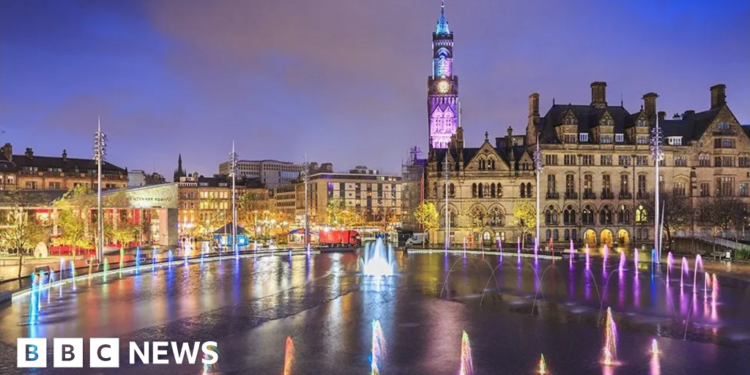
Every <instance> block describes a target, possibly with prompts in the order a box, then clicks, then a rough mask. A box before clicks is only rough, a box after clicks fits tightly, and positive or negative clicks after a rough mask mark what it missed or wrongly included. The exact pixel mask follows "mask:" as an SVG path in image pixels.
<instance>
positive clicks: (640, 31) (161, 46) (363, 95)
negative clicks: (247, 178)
mask: <svg viewBox="0 0 750 375" xmlns="http://www.w3.org/2000/svg"><path fill="white" fill-rule="evenodd" d="M644 3H645V2H638V1H636V2H630V3H627V4H613V5H602V4H598V3H596V2H593V1H576V2H572V3H566V4H565V5H564V6H562V5H560V6H558V5H555V4H554V2H548V3H543V4H540V5H539V6H534V7H533V9H529V7H523V6H522V5H519V4H500V3H495V2H489V1H486V2H478V3H475V6H473V7H470V6H468V5H464V4H461V3H456V2H452V1H449V2H448V3H447V4H446V16H447V17H448V19H449V21H450V26H451V31H452V32H454V33H455V48H456V54H455V56H456V57H455V58H456V59H457V61H456V65H455V72H456V74H457V75H459V76H461V82H462V83H461V105H462V108H463V109H464V111H463V114H462V122H463V125H464V127H465V128H466V131H465V137H466V139H467V141H469V142H471V143H476V142H477V141H479V140H481V139H483V137H484V133H485V131H488V132H489V133H490V135H491V136H503V135H504V133H505V129H506V128H507V127H508V126H509V125H510V126H513V128H514V130H515V132H516V133H517V134H520V133H522V132H523V129H524V128H525V124H526V115H527V114H526V102H527V100H528V95H529V94H530V93H532V92H539V93H540V95H541V105H542V107H546V106H548V105H549V104H551V102H552V100H553V98H554V99H555V100H556V101H557V103H568V102H573V103H575V102H582V101H585V99H586V98H587V97H588V96H589V87H588V84H589V83H590V82H593V81H596V80H602V81H607V82H608V91H609V96H608V98H607V99H608V101H609V102H610V103H620V100H622V101H623V102H624V106H625V107H626V108H627V109H628V110H629V111H631V112H635V111H637V109H638V108H639V106H640V98H641V96H642V95H643V94H645V93H647V92H650V91H653V92H656V93H658V94H659V95H660V98H659V108H658V109H659V110H664V111H666V112H667V114H668V117H671V115H672V114H673V113H682V112H683V111H685V110H688V109H694V110H698V111H700V110H703V109H706V107H707V102H708V98H709V92H708V87H710V86H712V85H713V84H716V83H725V84H727V92H728V98H729V99H728V101H729V103H730V105H732V108H733V110H734V111H735V115H736V117H737V118H738V119H739V121H740V122H741V123H744V124H747V123H748V122H750V108H748V107H747V106H743V105H742V103H750V72H748V71H747V69H746V68H745V67H746V66H747V65H748V63H750V49H748V48H746V46H747V45H750V23H748V22H747V20H748V16H749V15H750V6H749V5H748V4H743V3H741V2H739V1H734V2H726V3H725V4H720V5H717V6H712V5H709V4H702V3H700V2H690V3H682V2H681V3H677V2H666V3H664V4H662V5H655V6H654V5H653V4H652V6H651V7H649V8H648V9H646V8H645V7H642V5H643V4H644ZM81 4H83V5H81ZM200 4H201V3H200V2H184V1H181V2H166V1H165V2H158V3H146V2H127V3H116V4H99V3H94V2H91V3H88V2H86V3H80V2H78V3H76V6H73V5H72V3H66V2H60V3H56V4H55V5H54V6H47V7H44V6H39V4H38V3H37V2H34V1H30V2H23V3H21V2H15V1H14V2H10V1H5V2H4V3H3V12H2V15H0V19H1V20H2V22H0V33H2V35H4V36H7V37H5V38H3V39H2V40H0V67H2V68H1V69H0V82H3V84H2V85H0V130H2V131H4V132H5V133H4V134H3V135H2V137H3V139H2V142H3V143H5V142H10V143H12V144H13V145H14V146H15V147H16V149H18V150H22V149H25V148H26V147H31V148H33V149H34V151H35V152H36V153H37V154H39V155H50V156H54V155H58V154H61V153H62V150H63V149H67V150H68V152H69V153H70V154H71V156H72V157H82V158H85V157H88V156H89V155H88V154H90V151H89V150H91V145H92V141H93V137H92V136H93V132H94V131H95V129H96V117H97V116H99V115H100V116H102V126H103V130H104V132H105V133H107V134H108V136H109V138H110V148H109V160H110V161H111V162H112V163H114V164H116V165H119V166H122V167H128V168H129V169H144V170H147V171H151V170H156V171H157V172H159V173H161V174H162V175H165V176H170V175H171V173H172V171H173V170H174V168H175V167H176V160H177V155H178V154H180V153H181V154H182V156H183V161H184V165H185V167H186V169H187V172H194V171H198V172H199V173H201V174H204V175H211V174H213V173H216V172H218V165H219V163H221V162H222V161H225V159H227V158H228V153H229V151H230V146H231V142H232V139H234V140H236V141H237V143H238V147H237V151H238V154H239V157H240V158H242V159H278V160H284V161H290V162H294V163H301V162H302V161H303V158H304V155H305V153H306V154H307V155H308V159H309V160H311V161H312V160H315V161H318V162H332V163H333V164H334V166H336V167H337V169H348V168H351V167H354V166H355V165H358V164H360V165H367V166H368V167H371V168H375V169H380V170H383V171H385V172H396V171H398V170H399V167H400V163H401V161H402V160H404V159H405V158H406V156H407V152H408V150H409V147H411V146H414V145H418V146H420V147H421V148H422V151H423V156H426V153H427V139H426V137H425V132H424V129H425V125H426V119H425V116H424V104H425V102H424V100H425V91H424V87H425V86H424V81H425V76H426V75H429V73H430V62H431V54H430V52H429V50H428V47H427V46H428V43H429V42H430V34H431V32H433V31H434V29H435V24H436V21H437V19H438V17H439V15H440V1H437V0H434V1H420V2H411V3H401V2H396V1H381V2H371V3H365V2H359V3H343V2H337V1H332V0H329V1H325V2H322V3H320V2H318V3H316V4H312V3H310V2H301V1H294V2H292V1H289V2H285V3H283V4H280V3H277V2H270V1H264V2H261V3H260V4H253V6H250V5H249V4H248V3H243V2H226V3H222V4H214V6H213V7H211V8H205V7H203V6H201V5H200ZM591 12H594V13H600V14H603V15H607V17H601V18H594V17H591V16H590V13H591ZM344 15H346V16H344ZM613 15H614V16H613ZM715 19H721V20H722V22H721V24H720V27H719V26H717V27H701V26H699V25H708V24H711V22H713V21H712V20H715ZM687 21H689V22H687ZM539 25H542V26H541V27H540V26H539ZM592 33H596V38H594V37H592V36H591V34H592ZM727 36H731V38H729V37H727ZM334 40H335V43H332V41H334ZM600 40H605V41H607V42H606V43H594V41H600ZM352 52H354V53H352ZM694 56H716V59H711V58H693V57H694ZM716 63H719V65H720V68H721V69H715V68H714V69H711V67H712V66H714V67H715V66H716V65H714V64H716ZM11 87H12V90H11V89H9V88H11ZM621 98H622V99H621ZM290 105H292V106H294V109H291V110H290V109H289V106H290ZM38 134H44V135H45V137H38V136H37V135H38ZM144 134H146V137H144ZM290 134H291V136H290ZM333 134H335V135H336V136H332V135H333ZM350 164H351V165H350Z"/></svg>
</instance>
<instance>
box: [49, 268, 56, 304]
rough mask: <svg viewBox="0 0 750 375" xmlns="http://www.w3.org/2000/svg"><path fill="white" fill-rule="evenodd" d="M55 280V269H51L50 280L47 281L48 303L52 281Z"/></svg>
mask: <svg viewBox="0 0 750 375" xmlns="http://www.w3.org/2000/svg"><path fill="white" fill-rule="evenodd" d="M54 281H55V270H50V271H49V281H48V282H47V303H49V300H50V295H51V294H52V283H53V282H54Z"/></svg>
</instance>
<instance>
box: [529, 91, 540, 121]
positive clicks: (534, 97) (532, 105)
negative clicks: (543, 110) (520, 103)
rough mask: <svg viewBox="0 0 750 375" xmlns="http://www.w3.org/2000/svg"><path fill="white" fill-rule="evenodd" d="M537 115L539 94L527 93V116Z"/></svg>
mask: <svg viewBox="0 0 750 375" xmlns="http://www.w3.org/2000/svg"><path fill="white" fill-rule="evenodd" d="M532 116H539V94H537V93H533V94H531V95H529V117H532Z"/></svg>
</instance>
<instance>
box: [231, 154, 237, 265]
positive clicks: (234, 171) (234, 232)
mask: <svg viewBox="0 0 750 375" xmlns="http://www.w3.org/2000/svg"><path fill="white" fill-rule="evenodd" d="M229 164H230V167H231V168H232V249H233V250H234V255H235V256H238V255H239V254H238V252H237V251H238V249H237V204H236V188H235V180H236V179H237V153H236V152H235V151H234V141H232V152H231V153H230V154H229Z"/></svg>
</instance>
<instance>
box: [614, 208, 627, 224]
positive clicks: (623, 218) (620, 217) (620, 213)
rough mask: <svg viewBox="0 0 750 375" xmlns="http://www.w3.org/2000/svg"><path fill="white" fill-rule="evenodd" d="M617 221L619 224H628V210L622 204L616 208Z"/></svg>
mask: <svg viewBox="0 0 750 375" xmlns="http://www.w3.org/2000/svg"><path fill="white" fill-rule="evenodd" d="M617 222H618V223H620V224H630V210H628V207H627V206H625V205H624V204H621V205H620V207H618V208H617Z"/></svg>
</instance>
